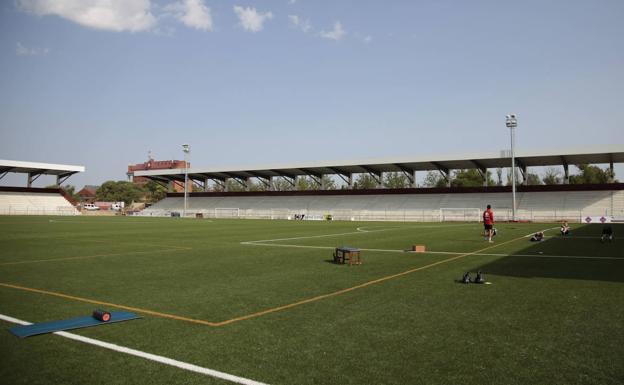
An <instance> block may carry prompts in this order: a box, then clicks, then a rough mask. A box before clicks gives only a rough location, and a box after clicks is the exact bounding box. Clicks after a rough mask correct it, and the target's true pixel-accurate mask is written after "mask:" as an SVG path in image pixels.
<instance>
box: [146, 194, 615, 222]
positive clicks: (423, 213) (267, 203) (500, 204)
mask: <svg viewBox="0 0 624 385" xmlns="http://www.w3.org/2000/svg"><path fill="white" fill-rule="evenodd" d="M516 199H517V218H519V219H526V220H533V221H552V220H561V219H567V220H570V221H580V220H581V219H582V218H584V217H585V216H588V215H590V216H597V215H615V216H624V191H560V192H520V193H517V194H516ZM488 204H490V205H492V208H493V209H494V212H495V215H496V217H497V219H499V220H506V219H510V218H511V194H510V193H468V194H463V193H462V194H460V193H455V194H394V195H392V194H379V195H333V196H249V197H240V196H238V197H189V198H188V202H187V216H194V215H195V214H196V213H202V214H203V215H204V216H205V217H246V218H272V219H286V218H288V217H292V216H294V214H306V216H307V217H308V218H310V219H313V218H316V219H318V218H321V217H323V216H324V215H326V214H331V215H332V216H333V217H334V219H342V220H397V221H439V220H441V214H440V209H442V208H466V209H469V208H473V209H475V210H464V211H463V212H464V214H463V215H465V219H466V220H473V218H474V216H475V214H474V213H475V212H477V213H480V212H481V210H483V209H484V208H485V206H486V205H488ZM183 209H184V198H182V197H172V198H165V199H163V200H162V201H160V202H158V203H157V204H155V205H153V206H152V207H150V208H148V209H146V210H144V211H143V212H142V213H141V215H152V216H160V215H170V213H171V212H180V213H182V211H183ZM476 209H478V210H476ZM450 212H453V211H452V210H451V211H450ZM455 213H456V214H457V216H458V217H457V220H461V219H463V217H459V216H460V215H461V211H455ZM476 215H478V214H476ZM447 220H448V218H447Z"/></svg>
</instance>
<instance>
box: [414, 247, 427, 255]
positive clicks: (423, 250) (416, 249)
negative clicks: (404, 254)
mask: <svg viewBox="0 0 624 385" xmlns="http://www.w3.org/2000/svg"><path fill="white" fill-rule="evenodd" d="M425 250H426V248H425V245H412V251H413V252H416V253H424V252H425Z"/></svg>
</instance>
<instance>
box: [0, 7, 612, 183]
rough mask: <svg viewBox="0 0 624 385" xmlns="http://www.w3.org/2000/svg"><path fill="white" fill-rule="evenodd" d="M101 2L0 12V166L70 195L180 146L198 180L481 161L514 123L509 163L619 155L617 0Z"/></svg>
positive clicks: (169, 155) (177, 153)
mask: <svg viewBox="0 0 624 385" xmlns="http://www.w3.org/2000/svg"><path fill="white" fill-rule="evenodd" d="M97 3H100V1H96V0H56V1H47V0H17V1H5V2H2V4H1V5H0V68H1V69H2V70H1V71H0V130H1V131H0V132H1V138H2V139H1V141H0V159H12V160H24V161H38V162H50V163H65V164H78V165H84V166H86V168H87V172H85V173H83V174H81V175H78V176H74V177H72V178H70V180H69V183H72V184H75V185H78V186H79V187H81V186H82V185H83V184H100V183H102V182H103V181H105V180H109V179H124V178H125V171H126V168H127V165H128V164H130V163H139V162H143V161H145V160H146V158H147V152H148V150H152V152H153V154H154V156H155V158H157V159H181V158H182V151H181V144H183V143H190V144H191V146H192V154H191V163H192V164H193V166H204V167H211V166H221V165H254V164H267V163H278V164H281V163H297V162H309V161H326V160H327V161H328V160H344V159H351V158H354V159H360V158H379V157H392V156H402V157H403V156H410V155H414V156H418V157H420V156H426V155H429V154H431V155H435V154H453V153H458V154H461V153H478V152H480V151H499V150H501V149H504V148H508V147H509V131H508V129H506V128H505V125H504V117H505V115H506V114H508V113H510V112H516V113H517V114H518V115H519V128H518V130H517V148H518V150H523V149H535V150H541V149H558V148H567V147H575V148H582V147H584V146H586V145H592V146H596V145H604V144H624V130H623V127H622V126H623V124H622V122H623V119H622V108H623V106H624V38H623V37H624V23H622V20H624V1H621V0H613V1H607V0H587V1H575V0H566V1H500V0H492V1H312V0H296V1H292V0H280V1H234V2H229V1H215V0H203V1H201V0H181V1H176V0H157V1H156V0H154V1H149V0H123V1H121V0H120V1H111V2H108V3H109V4H108V5H104V6H99V7H98V6H97ZM616 172H618V176H619V178H620V180H622V179H624V178H623V176H624V175H622V174H623V173H624V170H623V169H622V167H621V166H620V167H618V168H617V169H616ZM7 180H8V181H9V182H14V183H13V184H15V183H19V184H20V185H23V184H25V181H24V180H21V179H19V180H16V179H15V178H9V179H7ZM5 183H8V182H6V181H5ZM45 183H46V181H42V182H41V183H40V184H45Z"/></svg>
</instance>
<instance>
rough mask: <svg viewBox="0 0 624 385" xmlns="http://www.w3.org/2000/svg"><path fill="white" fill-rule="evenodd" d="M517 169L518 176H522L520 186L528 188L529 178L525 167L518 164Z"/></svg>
mask: <svg viewBox="0 0 624 385" xmlns="http://www.w3.org/2000/svg"><path fill="white" fill-rule="evenodd" d="M518 168H519V169H520V174H522V185H523V186H528V185H529V177H528V174H527V167H526V166H525V165H524V164H520V165H518Z"/></svg>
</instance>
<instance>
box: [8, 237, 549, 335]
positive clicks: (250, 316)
mask: <svg viewBox="0 0 624 385" xmlns="http://www.w3.org/2000/svg"><path fill="white" fill-rule="evenodd" d="M547 230H548V229H547ZM524 238H526V236H524V235H523V236H521V237H518V238H514V239H511V240H509V241H506V242H502V243H497V244H495V245H491V246H488V247H485V248H483V249H480V250H476V251H472V252H469V253H464V254H460V255H458V256H455V257H451V258H447V259H444V260H441V261H438V262H434V263H430V264H428V265H425V266H421V267H417V268H414V269H410V270H406V271H403V272H400V273H397V274H392V275H388V276H385V277H381V278H377V279H374V280H372V281H368V282H364V283H361V284H359V285H356V286H352V287H348V288H346V289H341V290H338V291H335V292H332V293H328V294H323V295H318V296H316V297H312V298H308V299H304V300H301V301H297V302H293V303H290V304H287V305H283V306H278V307H274V308H270V309H266V310H262V311H259V312H256V313H252V314H248V315H244V316H241V317H236V318H231V319H229V320H225V321H221V322H210V321H205V320H199V319H194V318H188V317H182V316H178V315H175V314H168V313H161V312H157V311H154V310H148V309H141V308H137V307H131V306H125V305H119V304H115V303H111V302H104V301H99V300H95V299H89V298H83V297H76V296H73V295H67V294H63V293H57V292H53V291H47V290H41V289H34V288H30V287H25V286H19V285H13V284H9V283H1V282H0V286H2V287H7V288H11V289H17V290H24V291H29V292H33V293H39V294H45V295H51V296H55V297H59V298H65V299H71V300H74V301H80V302H86V303H92V304H96V305H103V306H111V307H115V308H119V309H125V310H130V311H135V312H137V313H143V314H149V315H153V316H156V317H161V318H169V319H174V320H178V321H185V322H190V323H195V324H200V325H208V326H224V325H229V324H232V323H235V322H239V321H244V320H248V319H250V318H256V317H260V316H264V315H266V314H270V313H275V312H278V311H282V310H286V309H291V308H294V307H296V306H300V305H304V304H307V303H311V302H316V301H320V300H322V299H325V298H330V297H335V296H338V295H341V294H344V293H348V292H351V291H354V290H357V289H362V288H364V287H368V286H371V285H374V284H377V283H381V282H385V281H388V280H391V279H394V278H397V277H402V276H404V275H408V274H411V273H415V272H417V271H422V270H425V269H428V268H430V267H434V266H437V265H441V264H444V263H448V262H452V261H454V260H457V259H460V258H464V257H467V256H469V255H475V254H479V253H480V252H482V251H485V250H489V249H492V248H494V247H498V246H502V245H506V244H508V243H511V242H515V241H517V240H519V239H524Z"/></svg>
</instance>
